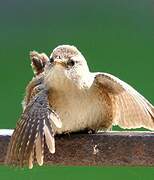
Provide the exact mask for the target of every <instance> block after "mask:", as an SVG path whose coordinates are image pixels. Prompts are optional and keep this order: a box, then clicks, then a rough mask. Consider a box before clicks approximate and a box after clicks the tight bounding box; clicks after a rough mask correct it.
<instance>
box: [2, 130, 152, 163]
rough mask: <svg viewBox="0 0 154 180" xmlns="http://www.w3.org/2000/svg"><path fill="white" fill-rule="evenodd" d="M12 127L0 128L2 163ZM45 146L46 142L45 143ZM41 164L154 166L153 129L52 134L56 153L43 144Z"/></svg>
mask: <svg viewBox="0 0 154 180" xmlns="http://www.w3.org/2000/svg"><path fill="white" fill-rule="evenodd" d="M12 132H13V131H12V130H7V131H6V130H0V164H4V159H5V155H6V151H7V146H8V143H9V140H10V137H11V134H12ZM45 147H46V146H45ZM44 161H45V162H44V163H45V164H56V165H57V164H58V165H69V166H74V165H75V166H76V165H77V166H154V133H152V132H103V133H98V134H70V135H61V136H57V137H56V153H55V154H50V153H49V151H48V150H47V148H45V159H44Z"/></svg>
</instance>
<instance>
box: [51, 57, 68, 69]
mask: <svg viewBox="0 0 154 180" xmlns="http://www.w3.org/2000/svg"><path fill="white" fill-rule="evenodd" d="M53 65H61V66H63V67H66V63H65V62H64V61H63V60H61V59H55V60H54V62H53Z"/></svg>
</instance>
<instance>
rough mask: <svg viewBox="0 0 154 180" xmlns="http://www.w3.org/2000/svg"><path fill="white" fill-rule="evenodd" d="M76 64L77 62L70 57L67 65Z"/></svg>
mask: <svg viewBox="0 0 154 180" xmlns="http://www.w3.org/2000/svg"><path fill="white" fill-rule="evenodd" d="M74 64H75V62H74V61H73V60H72V59H69V60H68V61H67V65H68V66H74Z"/></svg>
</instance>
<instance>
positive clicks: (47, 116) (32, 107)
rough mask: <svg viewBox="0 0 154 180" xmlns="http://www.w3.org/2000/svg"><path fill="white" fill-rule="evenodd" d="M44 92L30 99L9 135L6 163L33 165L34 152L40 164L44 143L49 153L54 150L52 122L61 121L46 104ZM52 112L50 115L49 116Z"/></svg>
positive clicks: (58, 122) (21, 165) (59, 122)
mask: <svg viewBox="0 0 154 180" xmlns="http://www.w3.org/2000/svg"><path fill="white" fill-rule="evenodd" d="M46 98H47V97H46V95H45V93H41V94H38V95H37V96H36V97H34V98H33V99H32V101H31V102H30V103H29V104H28V105H27V107H26V109H25V110H24V112H23V114H22V116H21V120H20V121H19V123H17V127H16V129H15V130H14V133H13V135H12V137H11V141H10V144H9V147H8V151H7V156H6V164H8V165H15V166H20V167H23V166H24V165H28V166H29V168H32V167H33V161H34V154H35V155H36V160H37V162H38V164H39V165H40V166H41V165H42V164H43V157H44V143H45V142H46V144H47V147H48V149H49V151H50V152H51V153H54V152H55V140H54V131H53V128H52V123H51V122H52V119H51V117H54V121H53V122H54V124H55V125H57V126H59V127H60V126H61V121H60V119H59V117H58V116H57V114H56V113H55V112H54V111H52V110H51V109H50V108H49V107H48V106H49V105H48V101H47V99H46ZM51 114H52V116H51Z"/></svg>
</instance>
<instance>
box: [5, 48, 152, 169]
mask: <svg viewBox="0 0 154 180" xmlns="http://www.w3.org/2000/svg"><path fill="white" fill-rule="evenodd" d="M31 60H32V66H33V68H34V70H35V75H36V76H35V77H34V78H33V79H32V81H31V82H30V83H29V84H28V86H27V88H26V96H25V99H24V103H23V113H22V115H21V118H20V121H19V122H18V123H17V126H16V129H15V130H14V133H13V135H12V138H11V141H10V144H9V148H8V152H7V156H6V163H7V164H8V165H17V166H20V167H22V166H24V165H25V164H26V165H28V166H29V168H32V167H33V159H34V155H35V156H36V157H35V158H36V160H37V162H38V164H39V165H42V164H43V157H44V143H46V144H47V147H48V149H49V151H50V152H51V153H54V152H55V140H54V135H55V134H62V133H66V132H76V131H81V130H85V129H86V130H93V131H98V130H102V131H107V130H111V128H112V125H119V126H120V127H122V128H128V129H130V128H140V127H144V128H147V129H150V130H154V108H153V106H152V104H150V102H149V101H147V100H146V99H145V98H144V97H143V96H142V95H141V94H139V93H138V92H137V91H136V90H135V89H133V88H132V87H131V86H130V85H128V84H126V83H125V82H123V81H121V80H120V79H118V78H117V77H115V76H113V75H111V74H107V73H91V72H90V71H89V68H88V65H87V62H86V60H85V58H84V57H83V55H82V54H81V53H80V51H79V50H78V49H77V48H76V47H74V46H70V45H61V46H58V47H57V48H55V49H54V50H53V52H52V54H51V56H50V59H49V58H48V57H47V56H46V55H45V54H38V53H37V52H35V51H33V52H31Z"/></svg>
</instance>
